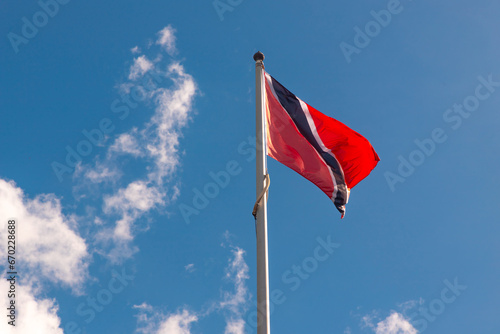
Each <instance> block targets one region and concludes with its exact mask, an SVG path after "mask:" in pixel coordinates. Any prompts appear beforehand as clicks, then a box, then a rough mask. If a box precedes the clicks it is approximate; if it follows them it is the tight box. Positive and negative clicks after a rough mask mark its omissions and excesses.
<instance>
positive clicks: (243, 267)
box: [219, 247, 250, 334]
mask: <svg viewBox="0 0 500 334" xmlns="http://www.w3.org/2000/svg"><path fill="white" fill-rule="evenodd" d="M232 253H233V259H231V260H230V261H229V264H228V267H227V269H226V279H228V280H230V281H231V282H232V283H233V284H234V291H231V292H229V291H226V292H224V293H223V299H222V301H221V302H220V304H219V307H220V308H221V310H222V311H223V312H224V313H225V317H226V329H225V331H224V333H225V334H243V333H244V326H245V321H244V320H243V315H244V314H245V312H246V311H247V308H248V300H249V297H250V295H249V292H248V289H247V287H246V284H245V283H246V280H247V279H248V278H249V276H248V265H247V264H246V262H245V260H244V258H243V255H244V254H245V251H244V250H243V249H241V248H239V247H234V248H233V250H232Z"/></svg>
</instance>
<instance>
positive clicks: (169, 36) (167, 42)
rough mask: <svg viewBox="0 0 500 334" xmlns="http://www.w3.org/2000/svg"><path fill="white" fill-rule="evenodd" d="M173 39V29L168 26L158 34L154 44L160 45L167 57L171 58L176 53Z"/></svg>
mask: <svg viewBox="0 0 500 334" xmlns="http://www.w3.org/2000/svg"><path fill="white" fill-rule="evenodd" d="M175 39H176V38H175V29H173V28H172V26H170V25H169V26H166V27H165V28H163V29H162V30H161V31H160V32H159V33H158V40H157V41H156V44H159V45H161V46H162V47H163V48H164V49H165V51H167V53H168V54H169V55H171V56H173V55H174V54H175V53H176V52H177V49H176V47H175Z"/></svg>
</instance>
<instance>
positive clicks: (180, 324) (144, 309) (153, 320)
mask: <svg viewBox="0 0 500 334" xmlns="http://www.w3.org/2000/svg"><path fill="white" fill-rule="evenodd" d="M134 308H136V309H139V315H138V316H137V319H138V328H137V330H136V332H137V333H142V334H190V333H191V324H192V323H194V322H197V321H198V316H197V315H195V314H193V313H191V312H190V311H188V310H186V309H183V310H182V311H177V312H176V313H172V314H168V315H163V314H162V313H159V312H155V311H154V310H153V308H152V307H151V306H150V305H148V304H145V303H143V304H141V305H135V306H134Z"/></svg>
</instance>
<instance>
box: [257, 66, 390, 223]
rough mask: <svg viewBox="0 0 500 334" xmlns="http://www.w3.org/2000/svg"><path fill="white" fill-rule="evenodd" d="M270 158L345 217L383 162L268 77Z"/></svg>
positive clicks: (349, 131)
mask: <svg viewBox="0 0 500 334" xmlns="http://www.w3.org/2000/svg"><path fill="white" fill-rule="evenodd" d="M264 81H265V91H266V92H265V96H266V97H265V101H266V109H267V110H266V118H267V129H266V131H267V149H268V151H267V154H268V155H269V156H270V157H272V158H274V159H275V160H277V161H279V162H281V163H282V164H284V165H285V166H287V167H289V168H291V169H293V170H294V171H296V172H297V173H299V174H300V175H302V176H303V177H305V178H306V179H308V180H309V181H311V182H312V183H314V184H315V185H316V186H318V187H319V188H320V189H321V190H322V191H323V192H324V193H325V194H326V195H327V196H328V197H329V198H330V199H331V200H332V201H333V203H334V204H335V206H336V207H337V209H338V210H339V212H340V213H341V215H342V218H343V217H344V214H345V204H346V203H347V201H348V199H349V192H350V189H351V188H353V187H354V186H355V185H356V184H358V183H359V182H360V181H361V180H362V179H364V178H365V177H366V176H368V174H370V172H371V171H372V170H373V168H375V166H376V165H377V163H378V161H380V159H379V157H378V155H377V153H376V152H375V150H374V149H373V147H372V145H371V144H370V142H369V141H368V140H367V139H366V138H364V137H363V136H361V135H360V134H359V133H357V132H356V131H354V130H352V129H350V128H349V127H347V126H346V125H344V124H342V123H341V122H339V121H337V120H335V119H333V118H331V117H328V116H326V115H324V114H322V113H320V112H319V111H317V110H316V109H314V108H313V107H311V106H310V105H308V104H307V103H305V102H304V101H302V100H301V99H299V98H298V97H296V96H295V95H294V94H292V93H291V92H290V91H289V90H287V89H286V88H285V87H283V86H282V85H281V84H280V83H279V82H278V81H276V80H275V79H274V78H273V77H271V76H270V75H269V74H268V73H265V72H264Z"/></svg>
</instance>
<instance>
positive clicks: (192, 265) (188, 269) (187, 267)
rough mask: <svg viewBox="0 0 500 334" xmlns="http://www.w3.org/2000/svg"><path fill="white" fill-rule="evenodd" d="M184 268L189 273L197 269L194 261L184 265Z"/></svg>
mask: <svg viewBox="0 0 500 334" xmlns="http://www.w3.org/2000/svg"><path fill="white" fill-rule="evenodd" d="M184 269H186V271H187V272H188V273H192V272H194V271H195V270H196V269H195V267H194V263H190V264H188V265H186V266H184Z"/></svg>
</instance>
